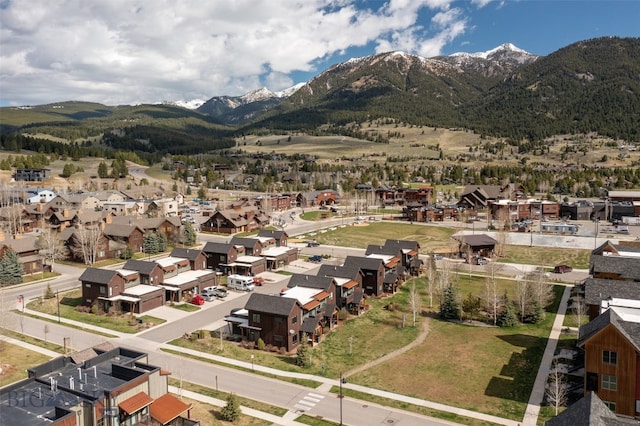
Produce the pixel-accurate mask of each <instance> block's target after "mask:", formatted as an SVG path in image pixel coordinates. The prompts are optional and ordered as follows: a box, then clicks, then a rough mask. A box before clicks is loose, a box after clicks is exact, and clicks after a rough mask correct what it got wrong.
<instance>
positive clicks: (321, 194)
mask: <svg viewBox="0 0 640 426" xmlns="http://www.w3.org/2000/svg"><path fill="white" fill-rule="evenodd" d="M339 202H340V195H338V193H337V192H336V191H334V190H333V189H322V190H319V191H310V192H304V193H300V194H298V195H297V197H296V203H297V204H298V206H300V207H302V208H305V207H314V206H327V205H334V204H338V203H339Z"/></svg>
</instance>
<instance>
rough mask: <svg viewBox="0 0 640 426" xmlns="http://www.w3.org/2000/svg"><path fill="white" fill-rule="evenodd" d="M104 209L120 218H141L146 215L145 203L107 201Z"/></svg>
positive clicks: (103, 204) (104, 203)
mask: <svg viewBox="0 0 640 426" xmlns="http://www.w3.org/2000/svg"><path fill="white" fill-rule="evenodd" d="M102 209H103V210H105V211H109V212H113V213H115V214H116V215H118V216H141V215H143V214H145V211H146V205H145V203H144V201H131V200H125V201H105V202H103V203H102Z"/></svg>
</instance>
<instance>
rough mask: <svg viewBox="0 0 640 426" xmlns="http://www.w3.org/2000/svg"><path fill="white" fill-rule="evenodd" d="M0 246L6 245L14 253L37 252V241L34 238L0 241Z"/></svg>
mask: <svg viewBox="0 0 640 426" xmlns="http://www.w3.org/2000/svg"><path fill="white" fill-rule="evenodd" d="M0 244H6V245H7V246H9V247H11V248H12V249H13V251H15V252H16V253H18V254H20V253H25V252H28V251H34V250H38V239H37V238H36V237H28V236H27V237H22V238H16V239H10V240H5V241H0Z"/></svg>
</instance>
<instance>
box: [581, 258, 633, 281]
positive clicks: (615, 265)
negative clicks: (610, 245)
mask: <svg viewBox="0 0 640 426" xmlns="http://www.w3.org/2000/svg"><path fill="white" fill-rule="evenodd" d="M589 271H590V273H591V274H592V275H596V274H602V273H611V274H617V275H619V276H620V277H622V278H626V279H633V280H640V258H638V257H626V256H618V255H609V256H603V255H598V254H592V255H591V257H590V258H589Z"/></svg>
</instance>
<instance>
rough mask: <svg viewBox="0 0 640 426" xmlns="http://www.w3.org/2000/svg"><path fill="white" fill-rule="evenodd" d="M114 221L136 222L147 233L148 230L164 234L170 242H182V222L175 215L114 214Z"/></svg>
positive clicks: (117, 222) (116, 222)
mask: <svg viewBox="0 0 640 426" xmlns="http://www.w3.org/2000/svg"><path fill="white" fill-rule="evenodd" d="M111 222H112V223H115V224H119V225H127V224H135V225H137V226H139V227H140V228H142V231H143V232H144V234H145V235H146V234H147V233H148V232H155V233H157V234H159V235H164V236H165V237H166V238H167V241H168V242H169V244H176V243H178V242H180V235H181V234H182V222H181V221H180V218H179V217H177V216H175V217H163V216H161V217H143V216H114V217H113V218H112V219H111Z"/></svg>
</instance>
